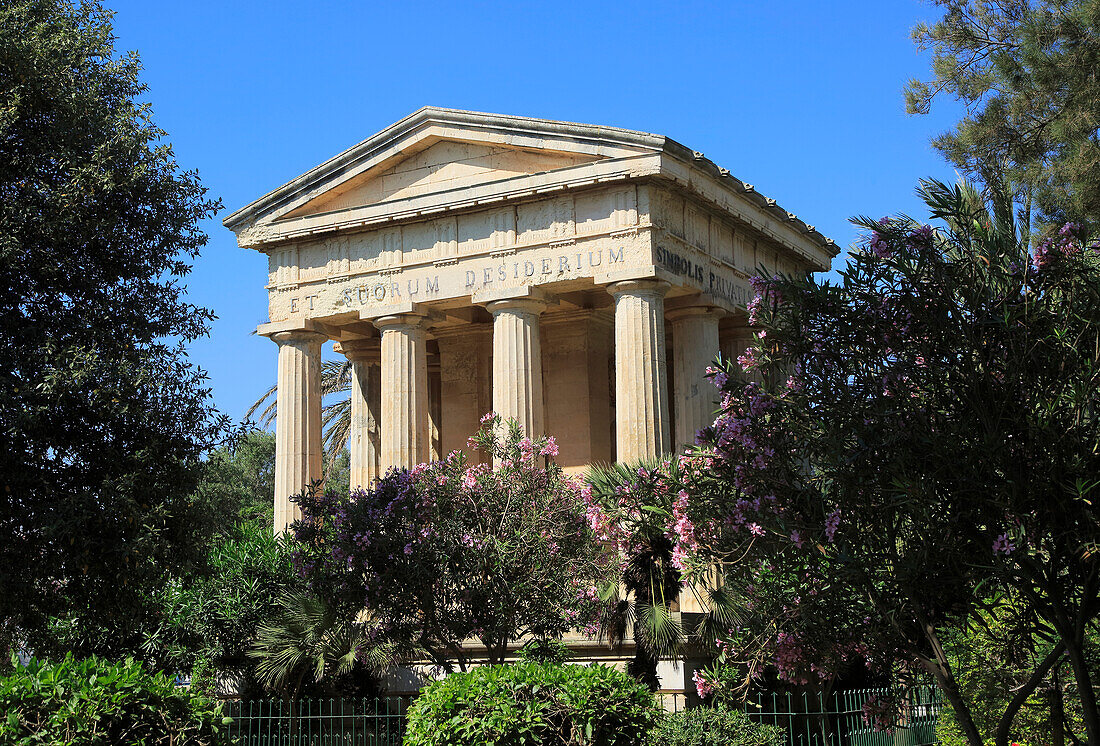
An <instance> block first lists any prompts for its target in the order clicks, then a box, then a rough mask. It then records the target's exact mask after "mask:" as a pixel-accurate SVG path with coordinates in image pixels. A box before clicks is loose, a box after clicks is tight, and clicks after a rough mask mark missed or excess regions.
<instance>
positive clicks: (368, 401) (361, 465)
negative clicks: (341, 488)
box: [336, 339, 382, 490]
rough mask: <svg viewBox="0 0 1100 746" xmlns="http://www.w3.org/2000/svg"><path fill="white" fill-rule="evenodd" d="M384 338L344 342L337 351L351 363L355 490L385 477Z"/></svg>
mask: <svg viewBox="0 0 1100 746" xmlns="http://www.w3.org/2000/svg"><path fill="white" fill-rule="evenodd" d="M380 346H381V345H380V340H378V339H364V340H356V341H354V342H343V343H341V344H339V345H337V350H336V351H337V352H341V353H343V354H344V355H346V356H347V358H348V360H349V361H350V363H351V397H350V401H351V422H350V427H349V429H348V454H349V455H350V456H351V468H350V472H349V475H348V477H349V480H348V481H349V485H350V486H351V489H353V490H354V489H355V488H357V487H362V488H364V489H370V488H371V486H372V485H373V484H374V482H375V480H377V479H378V478H379V477H381V476H382V475H381V473H380V471H379V457H380V455H381V454H380V450H381V449H380V445H381V438H380V424H381V423H380V422H379V419H380V416H381V411H380V410H381V407H382V395H381V394H382V368H381V365H380V363H381V350H380Z"/></svg>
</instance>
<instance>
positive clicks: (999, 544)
mask: <svg viewBox="0 0 1100 746" xmlns="http://www.w3.org/2000/svg"><path fill="white" fill-rule="evenodd" d="M1014 551H1016V545H1015V544H1013V543H1012V541H1011V540H1010V539H1009V538H1008V534H1007V533H1003V534H1001V535H1000V536H998V537H997V539H996V541H994V542H993V554H994V555H998V554H1003V555H1006V556H1007V555H1009V554H1012V553H1013V552H1014Z"/></svg>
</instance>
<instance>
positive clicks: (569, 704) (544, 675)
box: [405, 662, 659, 746]
mask: <svg viewBox="0 0 1100 746" xmlns="http://www.w3.org/2000/svg"><path fill="white" fill-rule="evenodd" d="M658 717H659V710H658V709H657V705H656V703H655V702H654V699H653V695H652V694H651V693H650V692H649V690H647V689H646V688H645V687H644V686H641V685H640V684H638V683H637V682H636V681H634V680H633V679H632V678H630V677H629V676H627V675H626V674H624V673H622V672H620V671H616V670H615V669H613V668H609V667H607V666H602V665H595V666H570V665H566V666H562V665H555V664H551V663H533V662H525V663H517V664H515V665H504V666H486V667H483V668H477V669H474V670H473V671H470V672H468V673H456V674H451V675H450V676H448V677H447V678H445V679H442V680H440V681H437V682H435V683H433V684H431V685H430V686H428V687H427V688H426V689H425V690H424V691H423V692H421V694H420V697H418V698H417V700H416V702H414V703H413V705H412V706H411V707H410V708H409V722H408V731H407V732H406V735H405V744H406V746H449V745H451V744H471V743H476V744H486V745H489V744H492V745H493V746H513V744H527V745H528V746H531V745H532V744H550V743H553V744H570V745H572V746H641V744H644V743H646V734H647V733H648V732H649V729H650V728H651V727H652V726H653V725H654V723H656V722H657V719H658Z"/></svg>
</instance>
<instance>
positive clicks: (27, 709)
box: [0, 654, 229, 746]
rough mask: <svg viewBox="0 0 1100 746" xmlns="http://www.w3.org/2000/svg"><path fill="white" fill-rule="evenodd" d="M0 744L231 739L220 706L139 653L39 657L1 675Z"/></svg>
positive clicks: (108, 745)
mask: <svg viewBox="0 0 1100 746" xmlns="http://www.w3.org/2000/svg"><path fill="white" fill-rule="evenodd" d="M0 713H4V715H3V716H0V743H3V744H8V743H43V744H46V743H79V744H83V745H84V746H126V745H129V744H134V745H136V744H142V746H159V745H160V744H164V745H165V746H169V745H176V744H183V743H186V744H188V745H189V746H216V745H220V744H228V743H229V740H228V737H227V732H226V731H227V729H226V728H225V723H226V722H228V719H223V718H222V716H221V708H220V706H219V705H215V704H213V703H212V702H211V701H210V700H208V699H206V698H205V697H201V696H198V695H193V694H191V693H190V692H188V691H186V690H182V689H178V688H176V687H175V686H174V685H173V684H172V681H171V680H170V679H169V678H168V677H167V676H165V675H164V674H162V673H153V672H150V671H148V670H147V669H145V668H144V667H142V665H141V664H140V663H137V662H135V661H134V660H132V659H131V660H127V661H125V662H123V663H114V662H110V661H105V660H102V659H99V658H94V657H93V658H87V659H84V660H77V659H75V658H73V656H72V655H71V654H69V655H67V656H65V659H64V660H62V661H61V662H59V663H47V662H44V661H39V660H32V661H30V663H29V664H28V665H27V666H26V667H18V666H17V667H16V669H15V671H14V672H13V673H11V674H10V675H9V676H6V677H4V678H0Z"/></svg>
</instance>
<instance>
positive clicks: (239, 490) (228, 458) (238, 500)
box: [196, 430, 275, 532]
mask: <svg viewBox="0 0 1100 746" xmlns="http://www.w3.org/2000/svg"><path fill="white" fill-rule="evenodd" d="M196 491H197V496H198V498H199V499H200V500H201V501H202V502H203V503H204V504H205V505H207V509H208V510H209V511H210V513H211V514H212V515H214V516H216V517H217V518H216V521H215V522H214V524H215V525H214V526H213V528H214V531H215V532H232V531H233V530H234V529H235V528H236V527H237V526H238V525H239V524H241V523H246V524H256V525H263V526H267V527H268V528H269V529H270V527H271V522H272V510H273V502H272V496H273V495H274V494H275V434H274V433H269V432H264V431H263V430H251V431H247V432H244V433H240V434H239V436H238V437H237V438H236V439H234V441H233V442H231V443H228V444H226V445H224V446H222V447H221V448H218V449H217V450H215V451H214V452H213V453H211V454H210V457H209V458H208V459H207V460H206V464H205V467H204V469H203V472H202V478H201V480H200V481H199V484H198V487H197V490H196Z"/></svg>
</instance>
